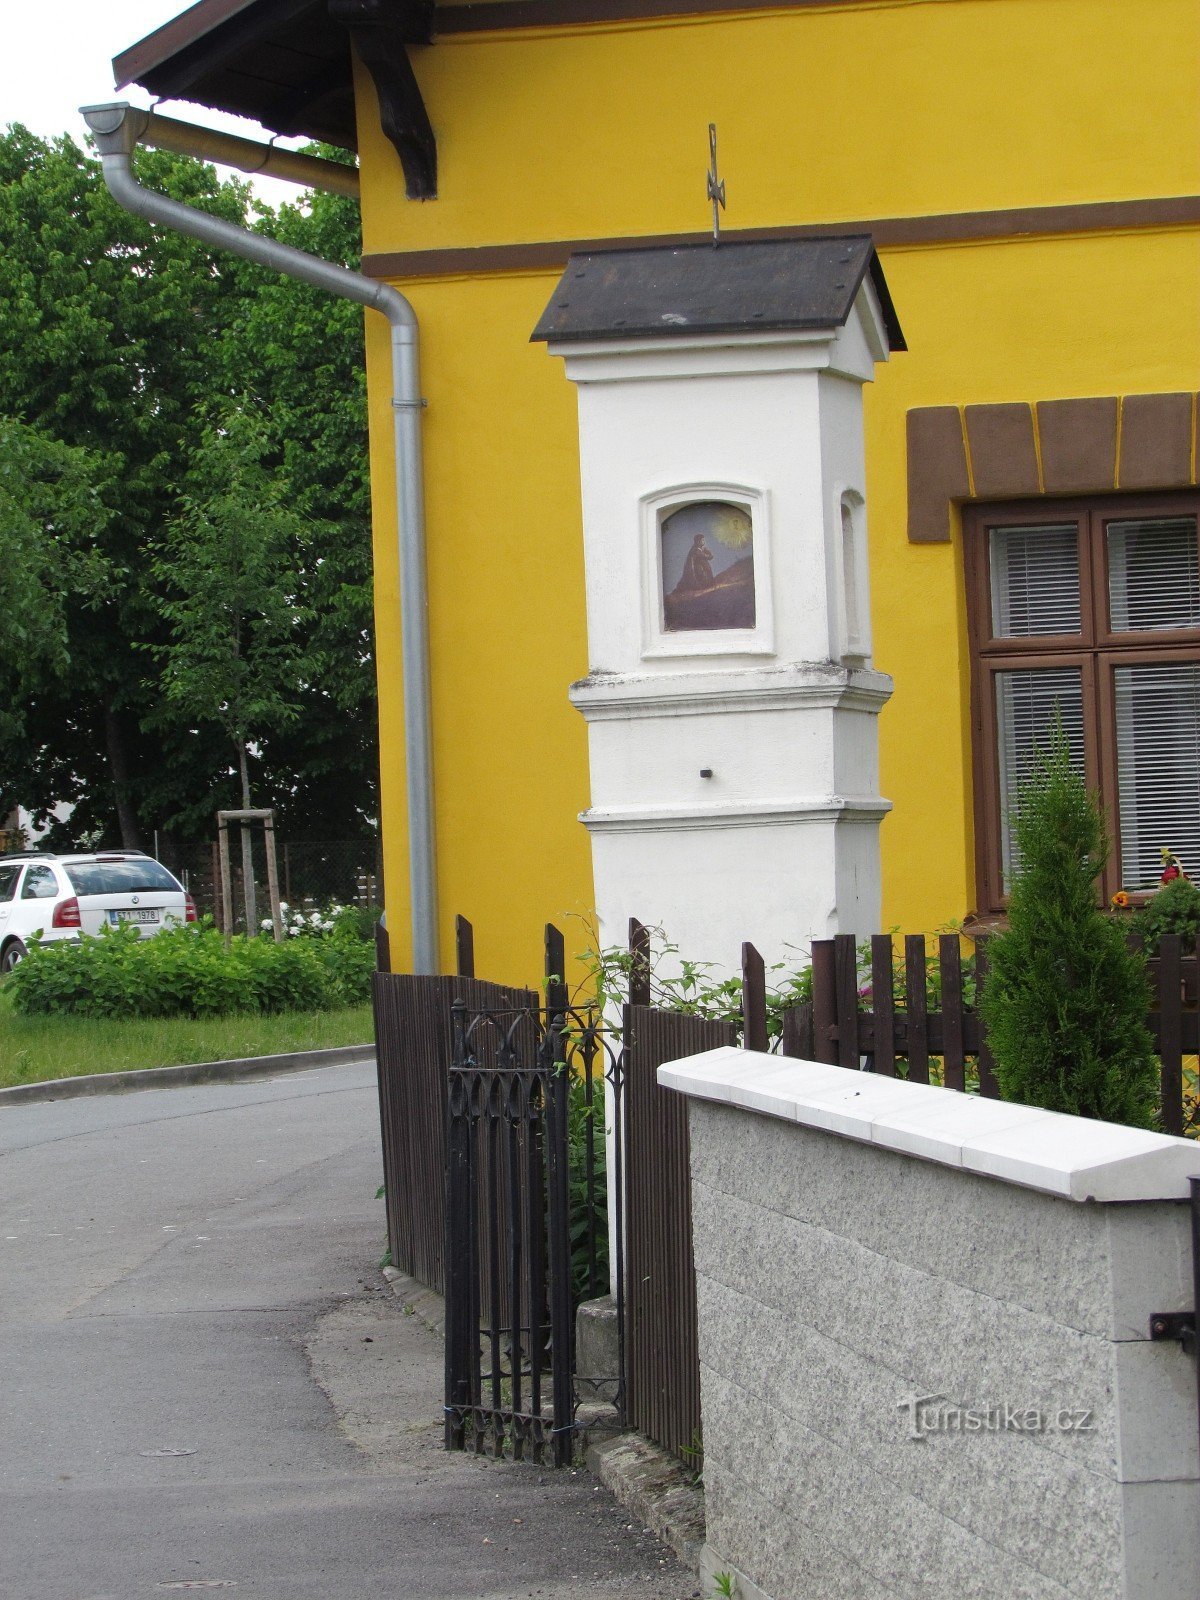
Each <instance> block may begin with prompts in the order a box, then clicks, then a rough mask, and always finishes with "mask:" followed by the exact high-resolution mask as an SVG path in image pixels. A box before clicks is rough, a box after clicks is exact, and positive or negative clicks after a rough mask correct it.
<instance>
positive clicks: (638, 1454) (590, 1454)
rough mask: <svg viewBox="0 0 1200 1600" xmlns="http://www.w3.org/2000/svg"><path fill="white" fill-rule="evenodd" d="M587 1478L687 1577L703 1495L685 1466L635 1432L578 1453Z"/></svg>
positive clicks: (695, 1557)
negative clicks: (664, 1547) (593, 1479)
mask: <svg viewBox="0 0 1200 1600" xmlns="http://www.w3.org/2000/svg"><path fill="white" fill-rule="evenodd" d="M583 1459H584V1462H585V1464H586V1466H587V1468H588V1471H589V1472H590V1473H591V1474H592V1476H593V1477H596V1478H599V1480H600V1482H601V1483H602V1484H603V1485H604V1487H605V1488H606V1489H608V1490H609V1491H610V1492H611V1493H612V1494H613V1495H614V1496H615V1497H616V1499H617V1500H618V1501H619V1502H620V1503H621V1505H623V1506H624V1507H625V1508H626V1510H627V1511H632V1512H633V1514H634V1516H635V1517H636V1518H637V1520H638V1521H639V1522H640V1523H641V1525H642V1527H643V1528H649V1530H650V1532H651V1533H652V1534H654V1536H655V1537H656V1538H657V1539H661V1540H662V1542H663V1544H665V1545H667V1546H668V1547H669V1548H670V1549H672V1550H673V1551H674V1552H675V1554H676V1555H677V1556H678V1557H679V1559H680V1561H682V1562H683V1564H684V1566H685V1567H690V1568H691V1569H692V1571H693V1572H695V1573H699V1572H700V1568H701V1561H702V1559H703V1555H704V1538H705V1525H704V1490H703V1488H702V1487H701V1486H700V1484H698V1483H696V1482H694V1481H693V1478H692V1474H690V1473H689V1472H688V1470H687V1468H686V1467H684V1466H683V1465H682V1463H680V1462H679V1461H677V1460H676V1459H675V1457H674V1456H673V1455H670V1454H669V1453H668V1452H667V1451H666V1450H663V1449H661V1448H660V1447H659V1446H658V1445H656V1444H653V1443H651V1441H650V1440H649V1439H647V1438H646V1437H645V1436H644V1435H643V1434H640V1433H620V1434H618V1435H617V1436H616V1438H607V1439H600V1440H597V1441H596V1442H595V1443H594V1444H589V1445H588V1446H587V1448H586V1450H585V1451H584V1455H583Z"/></svg>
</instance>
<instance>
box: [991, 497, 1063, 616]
mask: <svg viewBox="0 0 1200 1600" xmlns="http://www.w3.org/2000/svg"><path fill="white" fill-rule="evenodd" d="M988 546H989V567H990V571H991V579H992V637H993V638H994V639H1024V638H1029V637H1031V636H1035V635H1040V634H1051V633H1073V634H1077V633H1078V632H1079V631H1080V621H1079V541H1078V537H1077V534H1076V530H1075V524H1074V523H1073V522H1068V523H1064V524H1055V525H1053V526H1051V525H1047V526H1046V527H1042V528H989V529H988Z"/></svg>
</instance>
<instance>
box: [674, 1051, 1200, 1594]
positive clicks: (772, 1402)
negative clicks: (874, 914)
mask: <svg viewBox="0 0 1200 1600" xmlns="http://www.w3.org/2000/svg"><path fill="white" fill-rule="evenodd" d="M661 1078H662V1081H664V1082H666V1083H670V1084H672V1085H673V1086H674V1087H678V1088H682V1089H684V1090H685V1092H687V1093H689V1095H690V1096H691V1102H690V1120H691V1138H692V1190H693V1213H694V1230H695V1254H696V1272H697V1287H698V1299H699V1315H700V1348H701V1362H702V1366H701V1391H702V1405H703V1419H704V1451H705V1455H704V1479H705V1488H706V1496H707V1503H708V1551H707V1555H706V1562H707V1571H708V1573H709V1575H710V1576H711V1575H712V1574H715V1573H717V1572H729V1573H731V1574H732V1575H734V1576H735V1577H736V1578H737V1580H738V1583H739V1591H740V1593H741V1594H742V1595H743V1596H745V1597H747V1600H752V1597H757V1596H760V1595H761V1596H766V1597H769V1600H851V1597H854V1600H860V1597H861V1600H868V1597H869V1600H884V1597H887V1600H900V1597H903V1600H910V1597H912V1600H915V1597H917V1596H921V1597H922V1600H930V1597H935V1600H941V1597H943V1596H945V1597H950V1596H954V1597H955V1600H975V1597H978V1600H1067V1597H1079V1600H1110V1597H1111V1600H1118V1597H1120V1600H1151V1597H1153V1600H1195V1597H1196V1596H1197V1595H1200V1452H1198V1448H1197V1408H1196V1388H1195V1374H1194V1367H1193V1365H1192V1363H1191V1361H1190V1360H1189V1358H1188V1357H1187V1356H1185V1354H1184V1353H1183V1351H1182V1349H1181V1347H1180V1346H1179V1345H1178V1344H1171V1343H1151V1342H1150V1340H1149V1319H1150V1315H1151V1313H1152V1312H1158V1311H1168V1310H1184V1309H1191V1308H1192V1306H1193V1304H1194V1299H1193V1296H1194V1288H1193V1284H1192V1276H1191V1233H1190V1217H1189V1210H1188V1206H1187V1203H1186V1200H1184V1199H1183V1198H1182V1196H1184V1195H1186V1193H1187V1184H1186V1177H1187V1175H1188V1173H1189V1172H1190V1171H1195V1172H1196V1173H1198V1174H1200V1151H1197V1149H1196V1147H1195V1146H1194V1145H1190V1144H1189V1143H1188V1142H1186V1141H1177V1140H1169V1139H1164V1138H1163V1137H1162V1136H1158V1135H1146V1134H1139V1133H1134V1132H1132V1131H1131V1130H1127V1129H1112V1130H1105V1136H1104V1139H1102V1141H1101V1143H1102V1145H1103V1148H1102V1149H1099V1150H1097V1149H1094V1148H1092V1147H1091V1146H1089V1144H1088V1139H1089V1137H1090V1136H1091V1134H1092V1133H1093V1132H1094V1130H1096V1129H1097V1128H1099V1127H1101V1125H1098V1124H1089V1123H1082V1122H1080V1121H1079V1119H1073V1118H1054V1119H1052V1120H1051V1122H1050V1123H1047V1121H1046V1118H1047V1117H1048V1114H1047V1113H1041V1112H1032V1111H1029V1110H1028V1108H1024V1107H1012V1106H1006V1107H998V1106H995V1105H992V1106H990V1107H989V1106H987V1105H986V1104H984V1105H976V1106H971V1105H969V1104H967V1102H966V1098H965V1097H960V1096H955V1097H954V1099H953V1101H950V1100H949V1098H948V1097H949V1096H950V1094H951V1092H950V1091H943V1090H922V1089H920V1088H919V1086H915V1085H907V1084H897V1083H895V1082H894V1081H892V1082H888V1081H887V1080H877V1079H871V1078H869V1077H868V1076H867V1075H864V1074H860V1073H845V1072H842V1070H841V1069H838V1068H828V1067H823V1066H820V1067H819V1066H816V1065H814V1064H808V1063H788V1064H786V1065H784V1064H781V1063H780V1062H779V1061H778V1060H775V1059H772V1058H769V1057H756V1056H754V1055H753V1054H752V1053H749V1052H738V1051H722V1052H712V1053H710V1055H709V1056H708V1057H697V1058H694V1059H693V1061H692V1062H691V1063H687V1062H685V1063H676V1064H672V1065H670V1066H668V1067H665V1068H663V1069H662V1072H661ZM735 1100H740V1101H741V1104H735V1103H734V1101H735ZM1014 1114H1017V1116H1016V1120H1015V1121H1014ZM806 1120H807V1122H808V1123H809V1124H810V1125H805V1121H806ZM814 1122H815V1123H817V1124H819V1125H817V1126H813V1125H811V1124H812V1123H814ZM831 1124H833V1125H837V1131H834V1128H833V1127H831ZM985 1125H986V1126H985ZM922 1127H923V1128H924V1132H918V1130H919V1129H920V1128H922ZM847 1128H849V1129H851V1130H852V1131H850V1132H847V1131H846V1130H847ZM1109 1132H1111V1134H1112V1135H1115V1136H1116V1144H1115V1145H1114V1144H1113V1142H1112V1140H1111V1139H1109V1138H1108V1133H1109ZM1022 1141H1024V1144H1025V1145H1027V1146H1028V1147H1029V1149H1031V1150H1034V1151H1036V1152H1038V1153H1037V1154H1035V1155H1034V1156H1032V1157H1031V1156H1030V1155H1029V1150H1023V1149H1022ZM897 1142H899V1143H901V1144H908V1145H911V1144H913V1143H914V1142H915V1143H918V1144H920V1145H921V1147H922V1149H923V1155H922V1156H920V1157H918V1156H914V1155H913V1154H911V1153H909V1152H908V1151H907V1150H903V1149H897V1148H894V1145H895V1144H896V1143H897ZM1180 1146H1183V1147H1184V1148H1183V1149H1180V1148H1179V1147H1180ZM998 1150H999V1154H998V1153H997V1151H998ZM1055 1152H1057V1153H1055ZM964 1162H965V1164H966V1165H972V1164H974V1165H976V1166H978V1165H981V1164H982V1165H989V1166H991V1167H993V1168H994V1167H996V1166H997V1165H999V1166H1001V1167H1003V1168H1006V1169H1007V1171H1008V1174H1009V1175H1007V1176H1004V1175H1002V1176H995V1175H993V1176H985V1175H982V1174H981V1173H979V1172H977V1171H968V1170H965V1167H964ZM1018 1171H1019V1172H1021V1173H1022V1175H1023V1179H1024V1181H1023V1182H1022V1183H1020V1184H1018V1183H1014V1182H1013V1181H1012V1180H1011V1173H1013V1172H1018ZM1053 1190H1057V1191H1058V1192H1051V1191H1053ZM1115 1195H1121V1196H1122V1198H1111V1197H1112V1196H1115ZM1073 1196H1078V1197H1073ZM1096 1196H1101V1197H1103V1196H1110V1198H1107V1199H1105V1198H1099V1199H1098V1198H1096ZM923 1396H937V1397H941V1398H940V1399H937V1400H932V1401H930V1402H929V1403H928V1404H927V1405H925V1406H924V1407H923V1408H921V1410H920V1412H919V1414H918V1415H917V1418H916V1419H915V1416H914V1397H923ZM1005 1407H1007V1408H1008V1413H1007V1415H1006V1414H1005V1410H1004V1408H1005ZM972 1411H973V1412H974V1413H975V1414H976V1417H977V1418H978V1421H977V1423H975V1424H972V1423H971V1421H970V1420H969V1418H968V1415H967V1414H968V1413H970V1412H972ZM1034 1412H1036V1413H1037V1415H1036V1416H1035V1415H1033V1414H1032V1413H1034ZM914 1420H919V1423H920V1426H918V1427H916V1428H914ZM1002 1424H1003V1425H1002ZM940 1429H949V1430H950V1431H939V1430H940ZM914 1432H916V1433H919V1434H920V1435H921V1437H913V1435H914Z"/></svg>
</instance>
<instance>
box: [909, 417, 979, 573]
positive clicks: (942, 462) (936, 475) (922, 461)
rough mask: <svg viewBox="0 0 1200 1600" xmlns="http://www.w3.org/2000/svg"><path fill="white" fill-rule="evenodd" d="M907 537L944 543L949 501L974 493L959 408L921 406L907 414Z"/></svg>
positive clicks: (920, 542) (948, 527)
mask: <svg viewBox="0 0 1200 1600" xmlns="http://www.w3.org/2000/svg"><path fill="white" fill-rule="evenodd" d="M907 441H908V537H909V540H910V542H911V543H913V544H945V543H947V542H948V541H949V538H950V502H951V501H952V500H965V499H966V498H967V497H968V495H969V494H970V493H971V480H970V476H969V475H968V472H967V452H966V446H965V443H964V441H963V428H962V418H961V417H960V415H959V411H958V407H957V406H918V407H916V408H914V409H913V410H911V411H910V412H909V413H908V418H907Z"/></svg>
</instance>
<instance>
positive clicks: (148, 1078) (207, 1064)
mask: <svg viewBox="0 0 1200 1600" xmlns="http://www.w3.org/2000/svg"><path fill="white" fill-rule="evenodd" d="M374 1059H375V1046H374V1045H373V1044H351V1045H342V1046H340V1047H336V1048H334V1049H332V1050H292V1051H289V1052H288V1053H287V1054H286V1055H281V1056H244V1057H242V1058H241V1059H240V1060H237V1061H202V1062H198V1063H197V1064H196V1065H195V1066H184V1067H144V1068H141V1069H139V1070H138V1071H136V1072H96V1073H89V1074H84V1073H81V1074H80V1075H79V1077H77V1078H50V1079H47V1080H46V1081H45V1082H43V1083H18V1084H16V1085H15V1086H14V1087H13V1088H11V1089H0V1108H3V1107H4V1106H14V1105H28V1104H30V1103H31V1102H37V1101H45V1100H79V1099H82V1098H84V1097H85V1096H88V1095H96V1094H129V1093H130V1092H131V1091H133V1090H135V1089H179V1088H186V1087H189V1086H191V1085H193V1084H200V1083H237V1082H241V1081H242V1080H243V1079H249V1078H273V1077H276V1076H277V1075H278V1074H280V1073H284V1072H305V1071H308V1070H310V1069H311V1068H313V1067H350V1066H357V1065H358V1064H359V1063H360V1062H366V1061H374Z"/></svg>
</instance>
